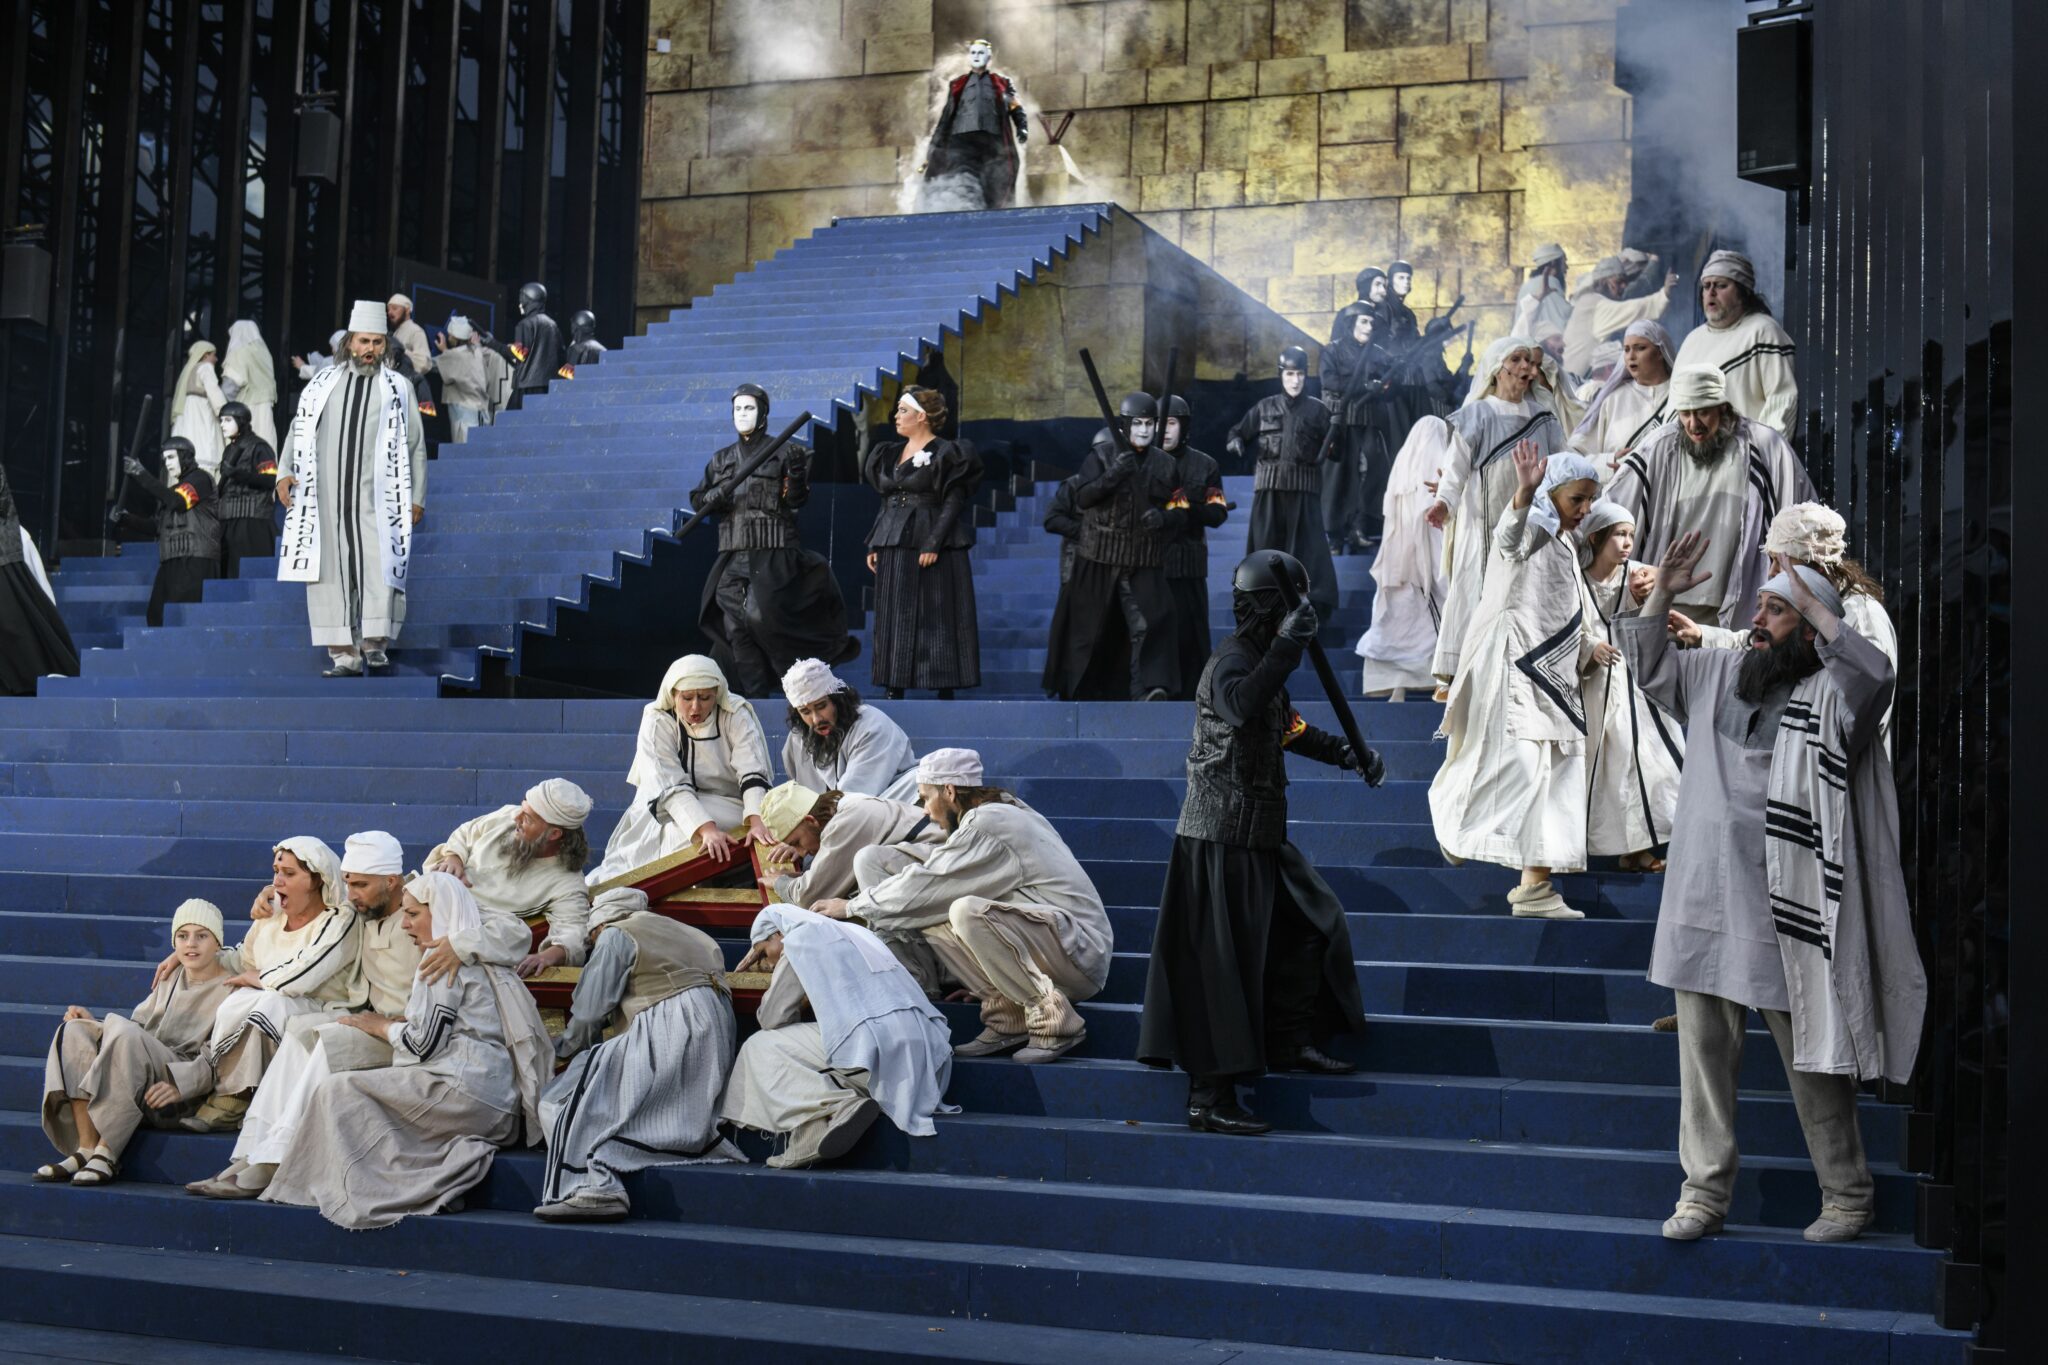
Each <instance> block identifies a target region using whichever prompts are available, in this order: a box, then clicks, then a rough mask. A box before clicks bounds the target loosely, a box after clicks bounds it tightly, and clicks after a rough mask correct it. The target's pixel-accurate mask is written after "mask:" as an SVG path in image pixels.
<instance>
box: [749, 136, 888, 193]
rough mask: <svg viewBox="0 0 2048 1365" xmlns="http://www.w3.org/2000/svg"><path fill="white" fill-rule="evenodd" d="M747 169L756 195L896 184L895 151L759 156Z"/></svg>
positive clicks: (798, 153)
mask: <svg viewBox="0 0 2048 1365" xmlns="http://www.w3.org/2000/svg"><path fill="white" fill-rule="evenodd" d="M748 168H749V174H748V179H747V188H748V189H750V190H753V191H755V192H756V193H759V192H761V191H767V190H802V189H819V188H824V187H827V186H839V185H878V184H880V185H894V184H895V183H896V149H895V148H894V147H862V148H857V149H848V150H843V151H836V152H792V153H790V154H789V155H787V156H757V157H754V158H752V160H751V161H750V162H749V163H748Z"/></svg>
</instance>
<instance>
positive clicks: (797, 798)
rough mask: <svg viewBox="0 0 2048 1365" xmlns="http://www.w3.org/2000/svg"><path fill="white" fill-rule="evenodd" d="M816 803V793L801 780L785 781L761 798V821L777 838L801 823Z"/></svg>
mask: <svg viewBox="0 0 2048 1365" xmlns="http://www.w3.org/2000/svg"><path fill="white" fill-rule="evenodd" d="M817 804H818V793H817V792H814V791H812V790H811V789H810V788H809V787H806V786H804V785H803V784H802V783H801V782H785V783H783V784H782V785H781V786H779V787H774V788H771V789H770V790H769V792H768V794H767V795H766V796H764V797H762V798H761V823H762V824H764V825H766V826H768V832H769V833H770V834H772V835H774V836H775V837H776V838H778V839H787V838H788V837H789V832H790V831H791V830H793V829H795V828H796V827H797V826H798V825H801V824H802V823H803V822H804V820H805V818H806V817H807V816H809V815H810V813H811V811H812V810H813V809H814V808H815V807H816V806H817Z"/></svg>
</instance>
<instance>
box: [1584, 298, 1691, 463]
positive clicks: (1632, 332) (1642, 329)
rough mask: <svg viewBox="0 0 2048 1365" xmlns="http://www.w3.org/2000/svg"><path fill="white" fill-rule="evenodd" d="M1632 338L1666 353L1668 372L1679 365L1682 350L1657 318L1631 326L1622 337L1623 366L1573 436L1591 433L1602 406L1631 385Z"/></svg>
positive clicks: (1595, 397) (1596, 396)
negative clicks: (1629, 349) (1630, 347)
mask: <svg viewBox="0 0 2048 1365" xmlns="http://www.w3.org/2000/svg"><path fill="white" fill-rule="evenodd" d="M1630 337H1641V338H1643V339H1644V340H1646V341H1648V342H1650V343H1651V344H1652V345H1654V346H1655V347H1656V348H1657V349H1658V350H1660V351H1662V352H1663V353H1664V368H1665V369H1667V370H1668V369H1670V368H1671V367H1672V366H1673V365H1674V364H1676V363H1677V361H1678V346H1677V344H1676V343H1675V342H1673V341H1672V340H1671V333H1670V332H1669V331H1667V330H1665V327H1664V324H1663V323H1661V322H1659V321H1657V320H1656V319H1655V318H1637V319H1636V320H1635V321H1634V322H1631V323H1630V324H1629V325H1628V330H1627V331H1626V332H1623V333H1622V334H1621V340H1622V350H1623V352H1624V355H1623V359H1622V362H1621V364H1619V365H1616V366H1615V367H1614V373H1613V374H1610V375H1608V376H1607V382H1606V383H1605V384H1602V385H1601V386H1600V392H1598V393H1596V394H1594V395H1593V401H1592V402H1590V403H1588V404H1587V405H1586V415H1585V417H1584V418H1583V419H1581V420H1580V422H1579V424H1578V426H1577V427H1575V428H1573V430H1572V435H1573V436H1584V435H1585V434H1586V433H1587V432H1589V431H1591V430H1592V429H1593V423H1594V421H1595V419H1597V418H1598V417H1599V416H1600V408H1601V405H1602V404H1604V403H1605V402H1606V401H1607V400H1608V399H1609V398H1610V397H1612V396H1613V394H1614V391H1615V390H1616V389H1618V388H1620V387H1621V386H1622V385H1623V384H1626V383H1628V382H1629V380H1630V375H1629V372H1628V359H1627V356H1626V352H1627V350H1628V340H1629V338H1630ZM1664 382H1665V383H1667V384H1668V383H1670V382H1671V381H1670V380H1668V379H1667V380H1665V381H1664Z"/></svg>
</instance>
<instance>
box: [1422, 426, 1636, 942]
mask: <svg viewBox="0 0 2048 1365" xmlns="http://www.w3.org/2000/svg"><path fill="white" fill-rule="evenodd" d="M1513 459H1514V467H1515V471H1516V474H1517V486H1516V492H1515V494H1514V496H1513V499H1512V501H1511V502H1510V503H1509V505H1508V508H1507V510H1506V511H1505V512H1503V513H1502V514H1501V519H1500V525H1499V527H1498V528H1497V529H1496V530H1495V532H1494V540H1493V553H1494V557H1495V563H1494V566H1493V570H1494V571H1493V572H1492V573H1491V574H1489V575H1488V577H1487V580H1486V596H1485V597H1484V598H1483V599H1482V601H1481V603H1480V607H1479V612H1478V615H1477V617H1476V619H1475V623H1474V627H1473V633H1472V641H1471V648H1470V649H1469V651H1468V666H1467V667H1464V668H1461V669H1460V670H1459V672H1458V677H1457V680H1456V681H1455V682H1453V683H1452V684H1451V696H1450V704H1449V705H1448V706H1446V707H1445V708H1444V720H1443V729H1442V731H1441V732H1440V733H1441V734H1442V736H1443V738H1445V739H1446V740H1448V741H1449V743H1448V745H1447V747H1446V748H1445V751H1444V761H1443V766H1442V767H1441V768H1440V769H1439V770H1438V772H1437V775H1436V777H1435V779H1434V780H1433V781H1432V782H1431V783H1430V784H1429V813H1430V820H1431V822H1432V823H1433V824H1434V826H1435V828H1436V839H1437V843H1438V845H1439V846H1440V847H1441V848H1442V850H1443V852H1444V853H1445V855H1446V856H1448V857H1449V858H1450V859H1451V860H1452V861H1453V862H1454V863H1455V862H1462V861H1465V860H1467V859H1480V860H1482V861H1485V862H1490V863H1498V864H1500V865H1501V866H1503V867H1512V868H1518V869H1520V870H1521V872H1522V882H1521V885H1520V886H1519V887H1517V888H1516V889H1515V890H1514V891H1511V892H1509V893H1508V904H1509V906H1510V907H1511V908H1512V910H1513V913H1514V914H1515V915H1516V916H1517V917H1519V918H1526V919H1581V918H1584V916H1583V915H1582V914H1581V913H1580V912H1579V911H1577V910H1574V909H1572V908H1571V907H1570V906H1568V905H1566V904H1565V902H1564V898H1563V897H1562V896H1560V895H1559V894H1558V893H1557V890H1556V888H1555V886H1554V885H1553V884H1552V882H1551V874H1552V873H1553V872H1575V871H1577V870H1579V869H1580V868H1582V867H1584V866H1585V865H1586V712H1585V703H1584V701H1583V700H1582V699H1581V696H1580V692H1579V680H1580V677H1581V675H1582V673H1583V672H1584V670H1585V668H1586V667H1587V665H1588V664H1590V663H1591V662H1592V661H1593V660H1594V659H1595V657H1596V642H1595V641H1594V639H1593V637H1592V636H1591V635H1590V634H1589V633H1588V632H1587V629H1586V620H1587V616H1588V612H1587V610H1586V596H1585V580H1584V578H1583V577H1581V576H1580V573H1579V560H1578V547H1577V545H1576V543H1575V542H1574V540H1573V538H1572V528H1573V527H1575V526H1577V525H1578V523H1579V521H1580V520H1581V519H1582V518H1583V517H1584V516H1585V514H1586V512H1587V511H1588V510H1590V509H1591V507H1592V505H1593V503H1594V501H1595V500H1596V499H1597V498H1598V497H1599V492H1600V480H1599V477H1598V475H1597V473H1596V472H1595V471H1594V469H1593V465H1592V462H1591V461H1590V460H1588V459H1586V457H1585V456H1583V455H1575V454H1571V453H1569V452H1567V453H1565V454H1561V455H1552V456H1550V457H1549V458H1548V460H1546V459H1545V458H1544V456H1543V455H1542V454H1541V452H1540V451H1538V450H1537V449H1536V447H1535V446H1533V445H1531V444H1530V443H1528V442H1524V443H1522V444H1521V445H1520V446H1518V447H1516V449H1515V452H1514V455H1513Z"/></svg>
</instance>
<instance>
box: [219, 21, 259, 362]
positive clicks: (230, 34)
mask: <svg viewBox="0 0 2048 1365" xmlns="http://www.w3.org/2000/svg"><path fill="white" fill-rule="evenodd" d="M221 17H222V25H221V54H222V56H223V57H224V58H225V59H226V62H227V69H226V70H224V71H220V72H217V73H215V75H216V85H215V88H216V89H218V90H219V91H220V99H221V110H220V155H219V157H218V158H217V160H218V162H219V164H220V183H219V184H218V185H217V186H215V188H214V201H213V202H214V215H213V240H214V250H215V251H216V252H217V253H219V254H218V255H217V256H216V258H215V260H216V265H215V267H214V276H213V299H214V304H213V316H214V331H215V332H216V333H218V334H219V336H220V346H221V349H222V352H223V354H225V352H226V349H227V344H228V343H227V330H228V324H229V323H231V322H233V321H234V320H235V319H236V318H238V317H240V316H241V315H242V216H243V214H244V212H245V211H246V205H247V203H248V198H249V190H248V183H249V101H248V100H247V98H245V96H244V92H245V91H247V90H248V88H249V79H250V60H249V59H250V53H251V52H252V51H253V50H254V48H255V45H256V0H224V3H223V4H222V6H221Z"/></svg>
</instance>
